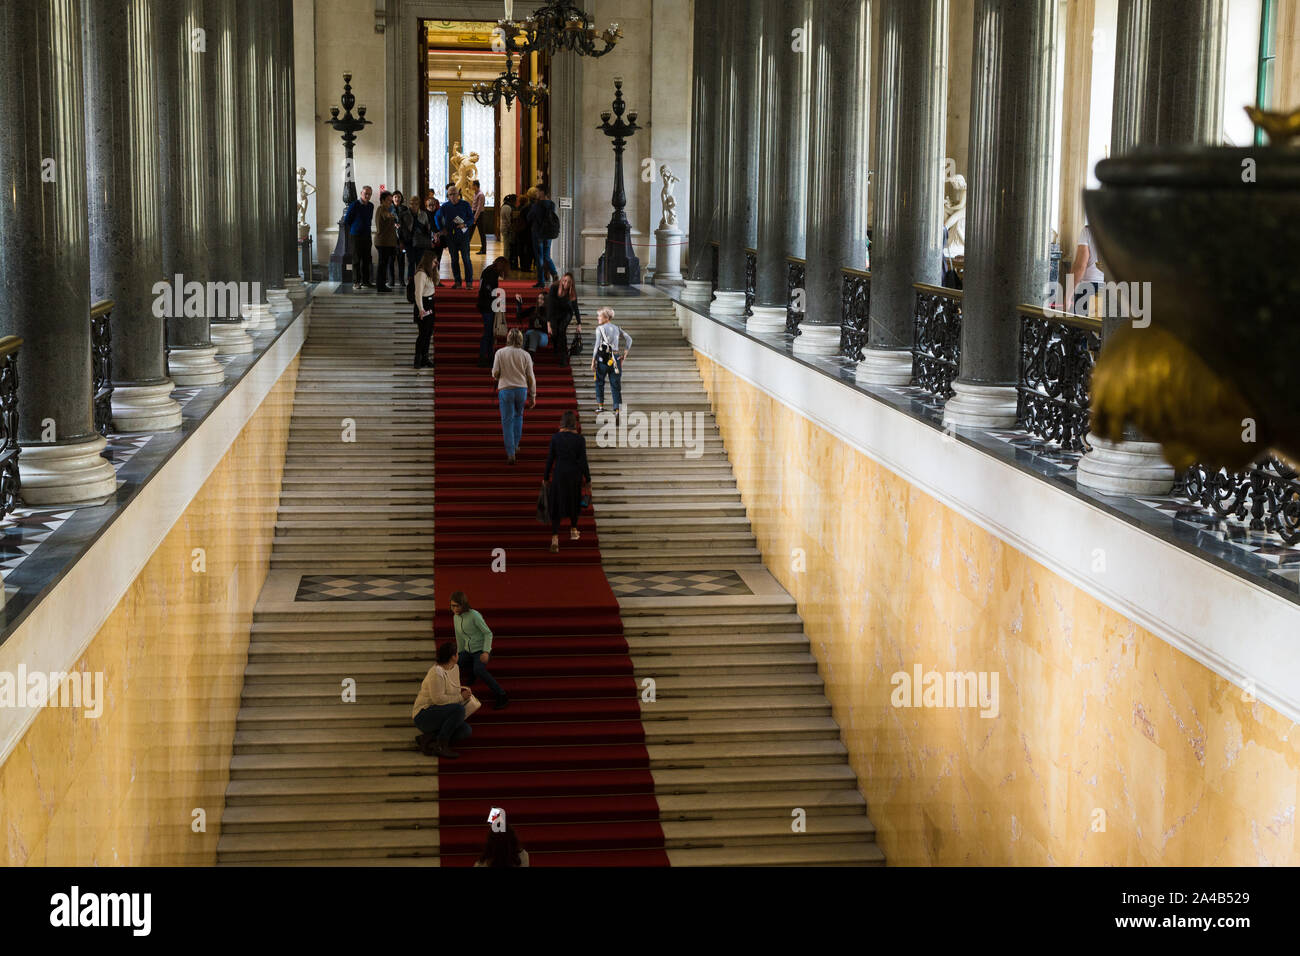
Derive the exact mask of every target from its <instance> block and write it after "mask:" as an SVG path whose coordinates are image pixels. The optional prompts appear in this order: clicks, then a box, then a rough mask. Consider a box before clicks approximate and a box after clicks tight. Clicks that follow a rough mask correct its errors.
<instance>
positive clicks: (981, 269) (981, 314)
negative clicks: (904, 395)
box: [872, 0, 1058, 428]
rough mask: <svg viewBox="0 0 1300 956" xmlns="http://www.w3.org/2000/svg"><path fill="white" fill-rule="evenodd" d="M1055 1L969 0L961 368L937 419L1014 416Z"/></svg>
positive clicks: (1035, 271)
mask: <svg viewBox="0 0 1300 956" xmlns="http://www.w3.org/2000/svg"><path fill="white" fill-rule="evenodd" d="M1057 8H1058V0H976V5H975V50H974V62H973V65H972V79H971V114H970V132H971V135H970V192H969V193H968V194H967V195H968V196H969V197H970V198H969V200H968V205H967V210H968V212H967V217H966V272H965V276H964V280H965V294H964V296H963V299H962V326H961V360H960V361H961V365H960V369H959V374H958V377H957V378H956V379H955V380H954V382H953V389H954V390H955V392H956V394H955V395H954V396H953V397H952V398H950V399H949V400H948V403H947V405H946V406H945V407H944V412H943V420H944V424H945V425H970V426H979V427H983V428H1006V427H1009V426H1011V425H1014V424H1015V421H1016V381H1017V379H1018V375H1019V362H1020V349H1019V343H1020V331H1019V330H1020V323H1019V317H1018V315H1017V313H1016V308H1017V307H1018V306H1019V305H1020V304H1021V303H1022V302H1040V301H1042V299H1043V295H1044V291H1045V289H1046V284H1047V276H1048V266H1049V261H1048V246H1049V236H1050V232H1049V229H1050V226H1051V224H1050V223H1049V222H1048V219H1049V218H1050V215H1051V208H1052V207H1051V190H1052V182H1051V176H1052V150H1053V148H1054V143H1053V138H1052V120H1053V110H1054V108H1055V97H1054V95H1053V93H1054V85H1055V77H1056V55H1057V50H1056V26H1057ZM872 291H873V292H874V289H873V290H872Z"/></svg>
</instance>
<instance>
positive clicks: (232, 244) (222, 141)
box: [204, 0, 253, 355]
mask: <svg viewBox="0 0 1300 956" xmlns="http://www.w3.org/2000/svg"><path fill="white" fill-rule="evenodd" d="M204 23H205V24H206V27H205V29H206V30H207V34H208V53H207V56H206V58H205V60H204V64H205V67H206V79H207V82H208V91H209V94H210V96H211V98H212V108H211V109H210V110H209V111H208V113H209V116H210V119H211V123H212V126H211V130H210V133H211V139H210V143H211V148H210V149H209V151H208V152H209V157H210V166H209V168H210V170H211V172H210V176H211V183H212V201H213V204H212V210H213V211H212V216H211V222H210V224H209V230H208V237H209V238H208V250H209V255H210V261H211V276H212V281H213V282H219V283H221V288H222V289H223V290H229V289H234V290H235V294H234V295H233V296H231V295H229V294H226V295H222V296H219V297H216V299H215V300H214V302H213V305H214V306H215V307H214V308H213V309H212V310H211V315H210V316H209V318H210V319H211V333H212V342H213V344H214V345H216V347H217V352H218V353H219V354H222V355H234V354H238V353H241V352H251V351H253V340H252V338H251V337H250V336H249V334H248V333H247V332H246V331H244V321H243V317H242V316H241V315H240V308H239V306H240V299H239V294H238V288H239V280H240V277H241V273H240V268H239V263H240V259H239V257H240V251H239V250H240V223H239V215H240V199H241V196H240V191H239V190H240V182H239V168H240V163H241V162H242V161H243V157H242V156H241V155H240V152H239V114H238V112H237V103H236V98H235V75H236V70H237V66H238V61H237V57H236V51H237V45H236V44H237V42H238V38H237V32H238V25H237V23H236V21H235V0H206V3H205V9H204Z"/></svg>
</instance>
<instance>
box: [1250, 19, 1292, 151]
mask: <svg viewBox="0 0 1300 956" xmlns="http://www.w3.org/2000/svg"><path fill="white" fill-rule="evenodd" d="M1262 7H1263V8H1262V9H1261V10H1260V13H1259V77H1258V80H1257V82H1256V86H1255V105H1256V106H1258V107H1259V108H1260V109H1264V110H1268V109H1272V108H1273V106H1274V103H1273V75H1274V72H1275V70H1276V68H1277V19H1276V18H1277V0H1264V2H1263V4H1262ZM1282 105H1284V106H1286V105H1288V104H1285V103H1284V104H1282ZM1263 144H1264V131H1263V130H1262V129H1257V130H1255V145H1256V146H1262V145H1263Z"/></svg>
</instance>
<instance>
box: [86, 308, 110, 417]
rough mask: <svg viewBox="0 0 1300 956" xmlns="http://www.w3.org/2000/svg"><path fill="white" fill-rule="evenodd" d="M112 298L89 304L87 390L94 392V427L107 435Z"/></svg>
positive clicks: (92, 393)
mask: <svg viewBox="0 0 1300 956" xmlns="http://www.w3.org/2000/svg"><path fill="white" fill-rule="evenodd" d="M112 313H113V302H112V300H111V299H105V300H104V301H102V302H96V303H95V304H94V305H93V306H91V308H90V393H91V395H93V396H94V406H95V431H97V432H99V433H100V434H101V435H107V434H108V432H109V429H110V428H111V427H112V424H113V331H112V328H111V326H110V325H109V317H110V316H111V315H112Z"/></svg>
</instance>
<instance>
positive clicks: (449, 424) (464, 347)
mask: <svg viewBox="0 0 1300 956" xmlns="http://www.w3.org/2000/svg"><path fill="white" fill-rule="evenodd" d="M528 285H529V284H528V283H526V282H511V283H508V285H507V288H508V292H509V294H510V296H511V298H512V300H513V296H514V293H515V292H516V291H520V292H522V294H523V295H524V297H525V301H528V302H531V300H532V298H533V296H534V295H535V293H534V292H532V291H531V290H530V289H528ZM475 295H476V290H475V291H469V290H455V291H453V290H451V289H446V288H443V289H440V290H439V293H438V300H437V320H436V323H435V326H434V337H433V360H434V365H435V368H434V410H435V411H434V434H435V440H434V447H435V465H434V475H435V484H434V542H435V550H434V584H435V588H436V595H437V597H436V600H437V612H436V615H435V619H434V623H435V632H436V635H437V639H438V640H439V641H440V642H441V641H445V640H451V639H452V638H453V636H454V632H453V628H452V620H451V612H450V611H449V610H448V608H447V604H448V601H449V598H450V596H451V593H452V592H453V591H464V592H466V594H468V595H469V599H470V602H471V603H472V604H473V606H474V607H475V608H477V609H478V610H479V611H480V612H481V613H482V614H483V617H484V618H485V619H486V621H487V623H488V626H489V627H490V628H492V631H493V634H494V639H493V646H492V663H491V664H490V668H489V669H490V670H491V672H492V674H493V676H494V677H496V679H497V681H498V682H499V683H500V684H501V686H502V687H503V688H504V689H505V691H506V693H507V694H509V695H510V706H509V707H508V708H507V709H506V710H501V711H498V710H493V709H492V696H491V694H490V693H488V692H487V689H486V688H485V687H484V686H483V685H482V684H479V685H477V686H476V687H475V688H474V692H475V694H476V695H477V696H478V698H479V699H480V700H482V701H483V704H484V706H483V709H482V710H480V711H479V712H478V713H477V714H475V715H474V717H473V718H472V719H471V721H470V724H471V725H472V726H473V728H474V735H473V737H471V738H470V739H469V740H468V741H466V742H464V743H463V744H459V745H457V747H456V749H457V751H458V752H459V753H460V758H459V759H457V760H445V759H441V758H440V759H439V763H438V790H439V797H438V810H439V834H440V843H441V851H440V852H441V857H442V864H443V865H444V866H458V865H459V866H465V865H469V864H472V863H473V862H474V861H475V860H476V859H477V858H478V855H479V853H480V852H481V851H482V849H483V844H484V841H485V840H486V838H487V835H488V830H489V827H488V823H487V818H488V812H489V810H490V808H491V807H493V806H498V807H502V808H504V809H505V811H506V816H507V818H508V820H509V822H510V825H511V826H512V827H514V829H515V831H516V832H517V833H518V834H519V839H520V844H521V845H522V846H523V848H524V849H525V850H527V851H528V853H529V857H530V864H531V865H533V866H666V865H667V864H668V857H667V854H666V853H665V851H664V835H663V830H662V829H661V828H660V826H659V806H658V803H657V802H656V801H655V797H654V782H653V780H652V778H651V776H650V760H649V755H648V753H647V752H646V747H645V734H644V731H643V729H642V726H641V710H640V702H639V697H638V689H637V687H636V684H635V681H634V680H633V677H632V661H631V658H630V657H629V655H628V646H627V642H626V640H624V638H623V624H622V620H621V618H620V617H619V612H618V602H617V601H616V600H615V598H614V594H613V592H612V591H611V590H610V588H609V584H608V582H607V581H606V580H605V575H604V573H603V572H602V570H601V565H600V549H599V545H598V540H597V535H596V526H595V521H594V520H593V518H592V516H591V512H590V510H589V511H588V512H587V513H586V514H585V515H583V518H582V521H581V522H580V523H579V530H581V532H582V540H580V541H577V542H570V541H569V539H568V529H567V527H566V528H563V529H561V532H560V553H559V554H558V555H556V554H551V553H550V551H549V550H548V549H549V546H550V538H551V535H550V529H549V528H547V527H544V526H543V525H540V524H538V523H537V520H536V517H535V513H536V504H537V490H538V488H539V487H540V485H541V480H542V474H543V471H544V468H545V463H546V450H547V447H548V446H549V444H550V439H551V435H552V434H553V433H554V432H555V431H556V429H557V428H558V427H559V421H560V415H561V414H562V413H563V412H564V411H565V410H568V409H575V410H576V408H577V403H576V401H575V396H574V389H573V377H572V376H571V374H570V371H569V370H568V369H563V368H559V367H558V366H557V365H556V364H555V362H554V359H553V357H552V355H551V354H550V352H549V350H547V352H546V353H545V354H542V353H539V355H538V359H537V362H536V374H537V389H538V401H537V407H536V408H533V409H530V410H529V411H527V412H526V413H525V419H524V433H523V441H522V443H521V445H520V449H519V455H518V464H517V465H515V466H513V467H510V466H508V465H506V453H505V444H504V442H503V441H502V438H501V418H500V413H499V411H498V406H497V400H496V387H495V383H494V382H493V380H492V376H491V374H490V373H489V371H488V370H487V369H481V368H478V367H477V360H478V340H479V335H480V333H481V330H482V320H481V319H480V317H479V315H478V313H477V312H476V311H475V307H474V298H475ZM513 311H514V305H513V301H512V302H511V314H512V315H513ZM590 337H591V333H590V331H588V333H587V338H588V341H590ZM585 358H586V360H587V361H590V356H589V355H588V356H585ZM582 362H583V359H582V358H580V359H579V360H578V364H577V366H576V369H577V371H578V374H579V375H581V374H582V369H583V368H584V367H585V366H584V365H583V364H582ZM587 440H588V442H590V441H591V440H592V436H590V435H589V436H588V438H587ZM596 493H597V494H599V489H596ZM498 548H499V549H502V550H503V551H504V560H505V562H506V570H505V572H504V573H495V572H494V571H493V570H492V565H493V561H494V553H493V552H494V549H498ZM500 553H501V552H496V554H497V555H499V554H500ZM461 679H462V682H464V681H465V675H462V678H461Z"/></svg>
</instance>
